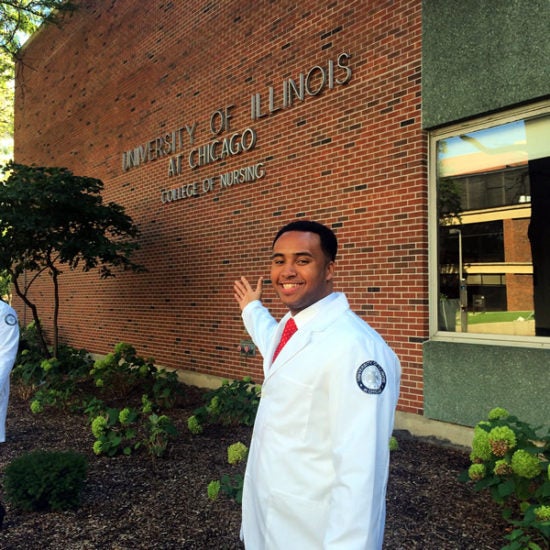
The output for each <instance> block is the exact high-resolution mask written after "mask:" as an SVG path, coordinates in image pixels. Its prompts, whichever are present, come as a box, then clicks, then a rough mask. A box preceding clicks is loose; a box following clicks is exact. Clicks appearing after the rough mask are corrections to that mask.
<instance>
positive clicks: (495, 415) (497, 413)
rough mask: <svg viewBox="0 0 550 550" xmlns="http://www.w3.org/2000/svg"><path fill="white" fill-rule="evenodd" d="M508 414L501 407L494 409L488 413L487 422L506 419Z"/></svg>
mask: <svg viewBox="0 0 550 550" xmlns="http://www.w3.org/2000/svg"><path fill="white" fill-rule="evenodd" d="M509 416H510V413H509V412H508V411H507V410H506V409H503V408H502V407H495V408H494V409H491V410H490V411H489V414H488V416H487V418H489V420H498V419H499V418H508V417H509Z"/></svg>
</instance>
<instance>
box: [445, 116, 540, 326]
mask: <svg viewBox="0 0 550 550" xmlns="http://www.w3.org/2000/svg"><path fill="white" fill-rule="evenodd" d="M436 149H437V170H436V173H437V176H436V177H437V192H438V215H439V242H438V258H439V261H438V265H439V269H438V272H439V295H440V300H439V318H438V320H439V329H440V330H447V331H457V332H466V331H467V332H470V333H492V334H516V335H526V336H532V335H540V336H550V253H548V252H547V251H548V250H550V116H549V115H544V116H539V117H534V118H532V119H526V120H517V121H514V122H510V123H507V124H500V125H498V126H493V127H490V128H483V129H480V130H477V131H473V132H468V133H467V134H463V135H457V136H451V137H448V138H445V139H440V140H439V141H437V146H436Z"/></svg>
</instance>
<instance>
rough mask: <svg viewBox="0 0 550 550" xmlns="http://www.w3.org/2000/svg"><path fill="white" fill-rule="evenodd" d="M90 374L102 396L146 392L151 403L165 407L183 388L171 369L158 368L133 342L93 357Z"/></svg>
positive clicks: (170, 403)
mask: <svg viewBox="0 0 550 550" xmlns="http://www.w3.org/2000/svg"><path fill="white" fill-rule="evenodd" d="M90 376H91V378H92V381H93V384H94V385H95V387H96V388H97V392H98V393H99V395H101V396H103V397H104V398H105V399H109V398H113V397H114V398H128V397H131V396H132V395H138V396H141V395H142V394H143V393H150V394H151V398H152V401H153V402H154V403H155V406H158V407H160V408H169V407H172V406H174V404H175V403H176V401H177V398H178V397H179V396H181V394H182V392H183V387H182V385H181V384H180V382H179V380H178V377H177V374H176V373H175V372H168V371H166V370H164V369H158V368H157V367H156V366H155V365H154V360H153V359H150V358H149V359H146V358H143V357H140V356H139V355H138V354H137V352H136V349H135V348H134V346H132V345H131V344H127V343H125V342H120V343H119V344H117V345H116V346H115V349H114V351H113V352H112V353H109V354H107V355H106V356H105V357H104V358H102V359H99V360H97V361H96V362H95V363H94V365H93V368H92V369H91V371H90Z"/></svg>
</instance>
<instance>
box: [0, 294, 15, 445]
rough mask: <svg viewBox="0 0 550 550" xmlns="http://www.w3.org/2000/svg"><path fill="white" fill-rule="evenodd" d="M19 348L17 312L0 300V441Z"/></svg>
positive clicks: (3, 438) (4, 430)
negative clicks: (12, 370) (12, 372)
mask: <svg viewBox="0 0 550 550" xmlns="http://www.w3.org/2000/svg"><path fill="white" fill-rule="evenodd" d="M18 348H19V323H18V322H17V313H15V310H14V309H13V308H12V307H11V306H10V305H8V304H6V302H4V301H2V300H0V443H4V442H5V441H6V416H7V414H8V400H9V397H10V373H11V369H12V368H13V365H14V363H15V358H16V356H17V350H18Z"/></svg>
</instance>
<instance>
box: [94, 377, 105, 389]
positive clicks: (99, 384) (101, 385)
mask: <svg viewBox="0 0 550 550" xmlns="http://www.w3.org/2000/svg"><path fill="white" fill-rule="evenodd" d="M95 385H96V387H98V388H102V387H103V380H102V379H101V378H98V379H97V380H96V381H95Z"/></svg>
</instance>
